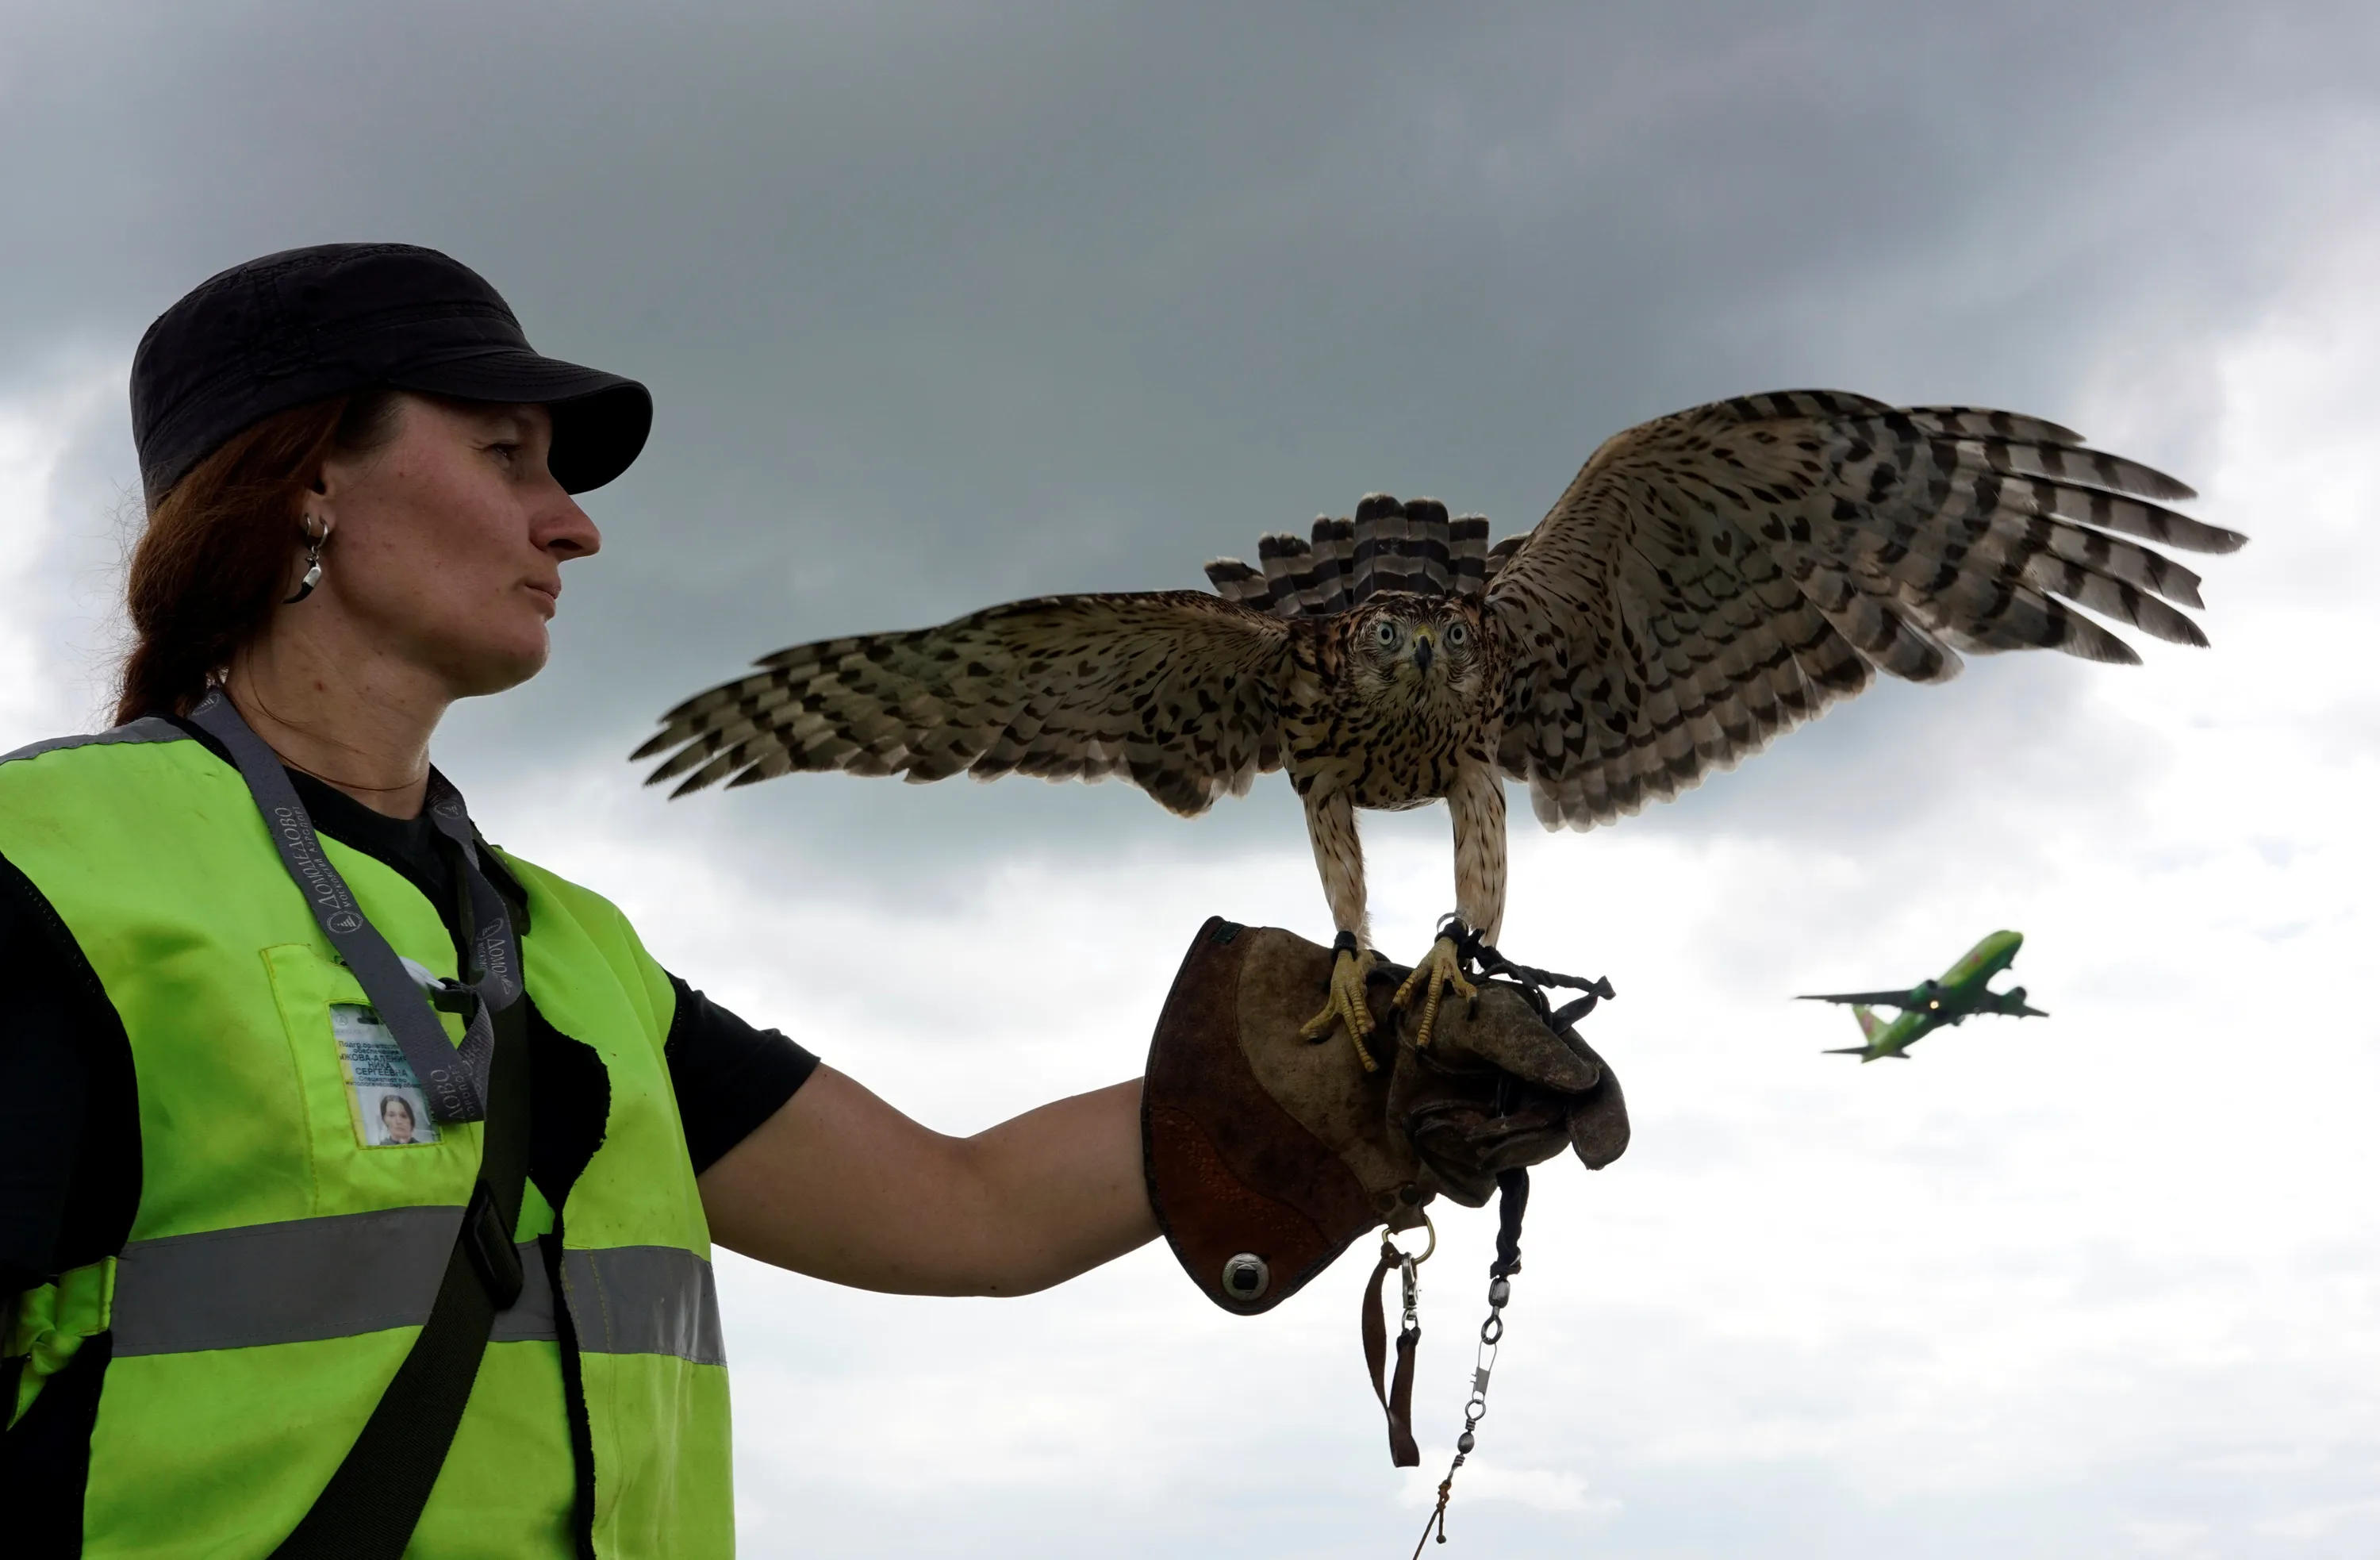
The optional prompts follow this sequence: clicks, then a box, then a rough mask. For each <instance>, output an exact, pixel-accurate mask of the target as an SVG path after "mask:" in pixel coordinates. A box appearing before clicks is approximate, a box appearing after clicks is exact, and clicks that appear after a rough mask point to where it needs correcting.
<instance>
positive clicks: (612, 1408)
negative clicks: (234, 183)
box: [0, 245, 1157, 1555]
mask: <svg viewBox="0 0 2380 1560" xmlns="http://www.w3.org/2000/svg"><path fill="white" fill-rule="evenodd" d="M133 410H134V423H135V436H136V440H137V442H138V444H139V445H140V457H141V468H142V477H143V482H144V486H145V488H146V490H147V496H148V501H149V506H150V523H149V527H148V530H147V531H146V533H145V534H144V536H143V537H142V539H141V541H140V546H139V549H138V552H137V553H136V555H135V556H134V559H133V562H132V566H131V571H130V578H129V581H128V604H129V608H130V615H131V619H132V624H133V627H134V629H135V631H136V634H137V640H136V642H135V644H134V646H133V648H132V651H131V652H130V655H129V657H128V660H127V663H126V665H125V669H124V680H123V695H122V701H121V702H120V704H119V707H118V710H117V719H118V721H119V725H118V727H117V728H116V729H115V731H112V732H109V733H106V734H103V735H102V736H99V737H85V738H69V739H66V740H64V741H62V742H58V743H50V744H42V745H37V746H36V747H35V748H32V749H28V750H23V751H21V752H19V753H18V754H13V755H10V756H9V757H8V758H7V759H6V760H5V761H0V973H5V975H6V976H7V977H8V980H7V986H8V989H9V990H10V991H11V992H12V993H15V994H16V997H17V1001H16V1004H15V1010H14V1017H13V1018H11V1019H9V1020H8V1021H7V1028H6V1031H5V1034H0V1069H5V1082H0V1099H6V1100H8V1101H10V1102H12V1108H14V1109H15V1110H16V1111H17V1112H18V1119H15V1120H12V1121H11V1122H9V1123H8V1125H7V1128H6V1130H5V1131H0V1155H5V1159H0V1185H5V1186H6V1188H8V1192H7V1198H6V1225H5V1228H0V1300H5V1301H8V1302H13V1308H12V1309H13V1313H14V1314H15V1316H16V1318H17V1322H18V1325H17V1328H16V1330H15V1333H14V1335H13V1338H14V1341H12V1343H11V1345H10V1351H11V1358H10V1360H9V1378H8V1379H9V1381H10V1382H12V1383H14V1384H15V1387H16V1391H15V1393H14V1395H13V1396H14V1408H13V1411H12V1416H13V1417H12V1425H11V1428H10V1430H9V1432H8V1439H7V1458H6V1472H5V1475H0V1483H5V1486H6V1489H5V1494H6V1502H5V1505H0V1509H5V1510H6V1511H7V1512H8V1513H9V1515H8V1517H6V1522H7V1523H8V1530H9V1532H10V1533H11V1535H12V1537H11V1542H10V1552H11V1553H12V1554H36V1553H49V1552H53V1551H55V1552H58V1553H75V1552H77V1551H78V1548H80V1549H81V1550H82V1552H86V1553H91V1554H117V1553H130V1552H136V1551H137V1552H140V1553H144V1554H147V1553H167V1552H176V1553H178V1552H197V1551H200V1550H201V1549H203V1550H204V1551H205V1552H206V1553H210V1554H268V1553H278V1554H310V1553H333V1552H336V1553H347V1554H368V1553H375V1552H377V1553H387V1554H395V1553H396V1551H397V1550H398V1549H401V1548H402V1547H403V1545H404V1542H405V1535H406V1534H407V1532H410V1533H411V1534H412V1536H413V1540H414V1542H415V1543H416V1545H417V1552H419V1553H428V1554H504V1555H528V1554H570V1553H574V1552H576V1553H582V1554H587V1553H601V1554H671V1555H688V1554H717V1553H724V1552H725V1551H726V1550H727V1549H728V1548H729V1547H730V1546H731V1544H732V1532H731V1530H730V1524H731V1521H732V1518H731V1513H730V1501H729V1497H728V1489H727V1481H728V1468H727V1433H728V1432H727V1402H726V1392H725V1377H724V1367H723V1363H722V1353H721V1349H720V1346H719V1336H718V1333H719V1329H718V1321H717V1315H716V1310H715V1307H714V1304H713V1299H712V1290H711V1281H710V1266H709V1262H708V1261H707V1255H708V1251H709V1246H710V1242H711V1241H713V1240H715V1241H717V1242H719V1243H721V1244H722V1245H725V1246H727V1247H729V1248H731V1249H735V1250H739V1251H743V1252H746V1253H747V1254H749V1255H751V1256H754V1257H757V1258H759V1259H760V1260H762V1261H769V1262H773V1263H776V1264H778V1265H780V1266H783V1267H786V1268H791V1269H794V1270H795V1271H797V1272H801V1273H807V1274H813V1275H816V1276H818V1277H820V1278H825V1279H830V1280H832V1281H834V1282H836V1283H841V1284H848V1285H856V1286H863V1287H868V1288H874V1289H881V1290H889V1291H895V1292H902V1293H911V1294H943V1295H963V1294H972V1295H1012V1294H1019V1293H1023V1292H1025V1291H1027V1290H1033V1289H1038V1288H1040V1287H1043V1286H1047V1285H1050V1284H1054V1283H1056V1282H1058V1281H1060V1280H1062V1279H1063V1278H1066V1277H1068V1276H1070V1275H1072V1274H1077V1273H1080V1272H1082V1271H1083V1270H1085V1269H1087V1268H1088V1267H1091V1266H1093V1265H1095V1264H1097V1263H1099V1262H1103V1261H1108V1260H1109V1259H1111V1258H1112V1257H1115V1256H1117V1255H1119V1254H1120V1253H1123V1252H1124V1251H1127V1250H1130V1249H1133V1248H1135V1247H1136V1246H1138V1245H1140V1244H1141V1243H1142V1242H1144V1241H1147V1239H1149V1238H1150V1237H1152V1236H1153V1235H1154V1234H1156V1232H1157V1228H1156V1225H1155V1223H1154V1221H1153V1218H1152V1215H1151V1213H1150V1209H1149V1205H1148V1199H1147V1193H1146V1191H1145V1190H1144V1187H1143V1181H1142V1167H1141V1148H1140V1128H1139V1123H1138V1116H1137V1111H1138V1102H1139V1084H1138V1083H1137V1082H1136V1081H1135V1082H1126V1083H1121V1084H1118V1085H1116V1086H1114V1087H1112V1088H1110V1089H1105V1090H1101V1091H1097V1092H1095V1093H1090V1094H1086V1095H1082V1096H1079V1097H1077V1098H1075V1099H1070V1100H1063V1101H1060V1102H1058V1103H1054V1104H1050V1105H1047V1106H1044V1107H1043V1108H1041V1109H1039V1110H1037V1111H1034V1112H1031V1113H1029V1114H1027V1115H1024V1116H1020V1117H1018V1118H1017V1119H1015V1120H1014V1121H1011V1122H1008V1123H1006V1124H1004V1125H1002V1126H1000V1127H993V1128H992V1129H990V1131H987V1132H984V1133H981V1134H979V1135H977V1136H976V1137H973V1138H969V1139H965V1140H960V1139H953V1138H948V1137H944V1136H942V1135H941V1134H939V1133H935V1132H932V1131H929V1130H927V1129H926V1128H924V1127H920V1126H918V1125H917V1123H915V1122H913V1121H910V1120H909V1119H908V1118H906V1117H905V1116H904V1115H901V1114H900V1113H899V1112H898V1111H895V1110H893V1109H892V1107H891V1106H889V1105H887V1104H885V1103H883V1102H882V1101H880V1100H879V1099H877V1098H876V1097H875V1096H874V1095H872V1094H870V1093H869V1092H868V1091H867V1090H866V1089H864V1088H862V1087H861V1086H860V1085H859V1084H857V1083H856V1082H854V1081H853V1080H851V1079H848V1078H845V1077H844V1076H843V1075H842V1074H840V1073H838V1072H836V1071H834V1070H833V1069H832V1068H831V1067H828V1066H823V1065H820V1064H819V1063H818V1062H817V1061H816V1060H815V1059H814V1058H813V1057H812V1056H810V1055H809V1054H807V1052H805V1051H803V1050H802V1049H801V1048H800V1047H799V1046H797V1045H795V1043H794V1042H791V1041H789V1040H788V1039H786V1038H785V1037H784V1036H783V1035H781V1034H778V1033H776V1032H774V1031H772V1030H769V1031H763V1030H754V1029H752V1028H751V1027H749V1026H748V1025H747V1024H745V1023H744V1022H743V1021H742V1020H740V1019H738V1018H735V1016H734V1015H732V1014H729V1013H727V1012H725V1011H724V1010H722V1009H721V1008H720V1007H718V1006H717V1005H715V1004H712V1003H710V1002H709V1001H708V1000H707V999H705V998H704V997H703V996H702V994H701V993H699V992H697V991H695V990H693V989H691V988H690V987H688V986H687V985H686V983H685V982H684V981H680V980H679V979H678V978H677V977H675V976H674V975H673V974H670V973H669V972H667V971H665V970H663V969H661V968H660V967H659V966H658V965H656V964H655V963H654V962H653V960H652V959H651V957H650V956H649V955H647V954H646V953H645V951H644V950H643V948H642V946H641V945H640V944H639V943H638V942H637V938H636V935H635V932H633V931H632V930H631V929H630V928H629V926H628V925H627V923H626V922H625V920H623V919H622V918H621V916H620V915H619V913H618V912H617V911H616V910H615V909H613V908H612V907H611V906H610V905H608V904H607V903H605V902H604V901H603V900H601V899H600V898H598V897H597V896H594V895H592V894H590V893H589V892H587V891H586V890H584V889H581V888H578V887H577V886H576V885H574V884H568V883H566V882H565V881H563V880H562V879H560V878H557V877H555V876H553V874H552V873H549V872H546V871H543V870H541V869H540V868H537V867H535V866H533V865H531V864H530V863H528V862H525V861H522V860H519V859H516V858H512V857H507V856H500V855H498V854H496V853H494V852H492V851H491V850H489V849H488V848H487V847H486V846H485V845H484V843H483V842H481V841H480V840H479V839H478V837H477V835H475V833H474V832H473V831H472V830H471V828H470V826H469V823H468V813H467V811H466V810H465V808H464V805H463V801H462V798H461V797H460V796H459V795H457V794H455V791H454V789H453V787H452V786H448V785H447V784H446V783H445V782H444V780H443V777H442V776H440V775H438V774H437V773H436V772H435V771H434V770H433V769H432V768H431V764H430V745H431V737H432V735H433V733H434V732H435V731H436V729H437V726H438V723H439V720H440V719H441V717H442V716H443V714H444V713H445V712H446V709H447V707H448V706H449V705H451V704H452V703H453V702H454V701H455V700H457V699H464V698H470V697H474V696H480V695H486V694H492V693H497V692H501V691H502V690H504V689H508V688H511V687H513V686H515V685H516V684H518V683H520V682H522V681H524V680H526V679H527V678H528V677H529V676H534V675H535V674H536V672H537V671H538V670H539V669H540V667H541V666H542V665H543V664H544V663H545V659H546V655H547V625H548V624H549V622H550V621H551V620H552V619H553V616H554V615H555V613H556V612H557V611H558V609H559V603H560V599H561V593H562V583H563V580H562V571H563V566H564V565H565V564H570V563H574V562H576V561H577V560H579V559H582V558H587V557H591V556H592V555H594V554H595V553H596V551H597V550H598V549H599V547H600V546H601V536H600V534H599V533H598V531H597V530H596V527H595V524H594V522H593V521H592V520H591V519H589V517H588V515H587V513H586V511H585V510H583V509H582V508H580V506H579V505H578V503H577V499H576V498H575V497H574V496H573V494H576V493H577V492H580V491H584V490H586V489H589V488H592V487H596V486H600V485H601V483H603V482H604V481H609V480H610V479H611V478H613V476H616V475H617V474H618V473H619V472H620V471H621V470H623V469H625V467H626V466H627V465H628V463H629V462H630V461H631V460H632V459H634V458H635V457H636V455H637V451H638V449H639V448H640V447H641V445H642V444H643V442H644V438H645V433H646V430H647V427H648V426H649V422H650V398H649V397H648V396H647V395H646V392H645V390H644V388H643V387H642V386H641V385H638V384H635V383H633V382H631V381H627V380H623V379H619V378H617V377H615V376H613V375H608V374H602V373H599V372H594V371H590V370H586V369H581V368H577V367H575V366H573V365H569V364H565V363H558V362H554V361H553V360H547V359H543V358H540V357H538V356H537V355H536V354H535V353H533V352H532V351H531V350H530V349H529V347H528V342H527V341H526V339H525V338H524V337H523V336H522V335H521V333H520V330H519V327H518V326H517V325H516V323H514V321H513V317H512V315H511V313H510V311H509V310H507V309H506V308H505V306H504V302H503V300H502V299H500V298H498V297H497V295H496V294H495V293H494V291H493V290H492V288H490V287H489V286H487V284H486V283H485V282H483V281H481V280H480V278H479V277H478V276H476V275H475V274H472V273H470V272H469V271H468V270H466V269H465V268H463V267H462V266H460V265H458V264H456V263H455V262H453V261H451V260H449V259H447V258H446V257H444V256H443V255H439V254H436V253H434V252H433V251H430V250H418V249H413V248H409V247H407V246H397V245H337V246H329V247H325V248H321V249H314V250H294V251H290V252H288V253H285V254H281V255H274V256H269V257H266V258H265V259H263V260H260V261H257V262H251V263H249V264H248V265H244V266H240V267H237V268H235V269H234V270H232V271H229V272H226V273H224V274H222V275H219V276H217V277H215V278H213V279H212V280H211V281H209V282H208V283H206V284H204V285H203V286H200V288H199V289H198V290H197V291H195V292H193V293H192V294H191V295H190V296H189V297H188V298H186V299H183V300H182V301H181V302H180V303H177V304H176V306H175V307H174V309H173V310H171V311H168V312H167V313H166V314H165V315H164V317H163V318H161V319H160V320H159V321H158V322H157V323H156V324H155V325H154V326H152V329H151V331H150V332H149V334H148V335H147V336H146V337H144V338H143V340H142V343H141V346H140V353H139V355H138V357H137V358H136V360H135V364H134V369H133ZM260 822H261V823H262V824H263V825H264V826H262V827H260ZM408 972H409V973H408ZM407 981H410V982H412V984H411V985H407V984H406V982H407ZM392 982H395V984H394V985H392ZM416 993H419V995H417V994H416ZM422 996H426V997H427V999H428V1000H427V1001H422V1000H419V998H420V997H422ZM365 1004H369V1005H375V1006H376V1007H377V1008H378V1009H379V1011H380V1014H381V1017H382V1018H383V1022H386V1023H388V1024H389V1025H390V1027H391V1030H392V1032H393V1033H394V1034H395V1040H396V1042H398V1044H397V1045H396V1046H395V1047H383V1049H384V1050H386V1051H387V1052H388V1054H389V1055H390V1056H392V1057H395V1056H397V1054H398V1053H399V1052H400V1051H401V1052H402V1059H401V1060H398V1061H392V1062H390V1063H389V1065H390V1066H395V1067H397V1068H398V1069H399V1070H406V1069H410V1072H411V1076H408V1077H405V1078H402V1079H398V1080H397V1081H398V1082H399V1083H400V1084H401V1085H402V1086H404V1087H407V1088H414V1087H419V1088H422V1089H424V1090H425V1091H427V1093H426V1097H427V1098H428V1100H429V1102H430V1111H431V1118H432V1120H434V1121H435V1122H436V1123H437V1125H438V1128H439V1130H438V1134H437V1140H436V1141H434V1142H432V1141H428V1140H427V1134H425V1140H424V1141H423V1142H420V1143H418V1144H415V1145H413V1148H414V1152H407V1153H404V1154H381V1153H373V1152H362V1151H364V1150H366V1149H368V1148H369V1147H370V1145H368V1144H364V1143H360V1142H358V1137H359V1135H360V1132H359V1128H360V1127H361V1117H360V1115H358V1114H357V1113H355V1112H354V1111H352V1110H351V1109H350V1105H349V1102H350V1096H349V1094H348V1093H347V1092H346V1091H348V1090H351V1089H354V1088H356V1087H358V1085H357V1084H356V1083H355V1082H354V1074H353V1072H352V1071H351V1070H350V1071H347V1072H344V1073H343V1071H342V1068H343V1066H348V1067H350V1068H351V1067H352V1066H353V1064H352V1062H351V1061H350V1062H343V1059H342V1055H341V1053H340V1050H339V1048H338V1046H337V1045H336V1044H334V1036H333V1029H332V1024H331V1021H330V1018H329V1017H328V1015H329V1011H330V1008H331V1007H332V1006H333V1005H365ZM392 1015H395V1016H396V1017H395V1018H392ZM407 1015H409V1017H407ZM397 1018H403V1019H404V1022H402V1023H400V1022H398V1021H397ZM408 1026H410V1027H409V1028H408ZM398 1031H403V1032H398ZM424 1034H427V1035H429V1036H431V1038H432V1040H433V1041H434V1042H435V1043H434V1044H432V1045H431V1047H430V1048H429V1049H428V1050H425V1049H424V1048H423V1044H422V1036H423V1035H424ZM382 1081H386V1080H385V1079H383V1080H382ZM399 1103H403V1102H402V1101H401V1100H400V1101H399ZM406 1114H407V1115H409V1114H410V1112H409V1111H407V1113H406ZM388 1136H389V1138H390V1139H391V1140H399V1139H398V1138H397V1134H396V1133H395V1131H393V1130H392V1131H391V1132H390V1133H389V1134H388ZM407 1136H410V1133H409V1132H408V1133H407ZM458 1213H459V1214H460V1218H459V1222H458ZM423 1274H427V1275H428V1276H427V1278H424V1277H423V1276H422V1275H423ZM441 1274H443V1277H442V1276H441ZM557 1297H559V1298H557ZM475 1330H476V1334H477V1336H476V1338H475V1337H474V1336H472V1335H473V1333H474V1331H475ZM491 1333H492V1337H491ZM474 1382H476V1386H474V1385H473V1383H474ZM466 1395H468V1408H465V1407H464V1406H463V1405H464V1398H465V1396H466ZM449 1400H451V1403H452V1408H451V1411H448V1412H446V1416H445V1420H444V1422H443V1424H441V1423H440V1422H439V1420H440V1412H441V1411H440V1410H438V1409H437V1408H436V1405H437V1404H439V1403H442V1402H447V1401H449ZM425 1406H426V1407H425ZM457 1419H459V1424H457V1423H456V1422H455V1420H457ZM364 1530H370V1531H371V1532H373V1533H376V1534H377V1535H378V1537H377V1538H376V1539H370V1538H364V1537H359V1536H358V1534H359V1533H360V1532H362V1531H364ZM293 1534H294V1536H292V1537H289V1538H288V1539H287V1542H284V1536H285V1535H293ZM28 1539H30V1541H31V1542H30V1543H28V1542H26V1541H27V1540H28ZM392 1543H393V1544H394V1545H395V1547H390V1545H391V1544H392ZM375 1544H376V1545H377V1548H375Z"/></svg>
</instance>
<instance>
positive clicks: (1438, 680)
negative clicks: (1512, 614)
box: [1344, 591, 1489, 709]
mask: <svg viewBox="0 0 2380 1560" xmlns="http://www.w3.org/2000/svg"><path fill="white" fill-rule="evenodd" d="M1345 621H1346V630H1345V631H1346V636H1347V637H1346V640H1345V641H1344V643H1345V653H1346V679H1347V682H1348V685H1349V686H1350V687H1351V688H1352V689H1354V692H1355V694H1356V696H1357V697H1358V698H1360V699H1362V700H1363V701H1365V702H1366V703H1385V704H1400V705H1439V706H1441V707H1446V708H1451V709H1469V708H1472V707H1474V706H1475V705H1476V704H1477V703H1478V701H1480V700H1481V699H1482V698H1484V697H1485V696H1486V695H1487V692H1488V681H1489V679H1488V630H1487V628H1486V625H1485V624H1484V622H1483V621H1482V619H1481V617H1480V615H1479V604H1478V603H1477V602H1475V601H1474V600H1472V599H1471V598H1469V597H1465V596H1426V595H1419V594H1416V593H1415V592H1412V591H1381V592H1380V593H1378V595H1375V596H1373V597H1372V598H1371V599H1370V600H1368V601H1366V602H1365V603H1364V604H1363V605H1361V606H1359V607H1356V608H1355V609H1354V611H1352V612H1350V613H1348V614H1347V615H1346V620H1345Z"/></svg>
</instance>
